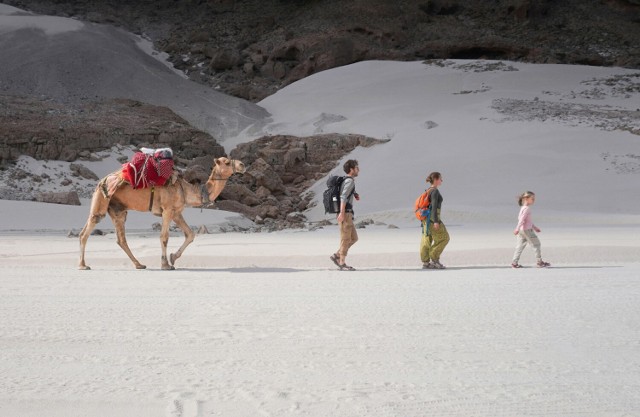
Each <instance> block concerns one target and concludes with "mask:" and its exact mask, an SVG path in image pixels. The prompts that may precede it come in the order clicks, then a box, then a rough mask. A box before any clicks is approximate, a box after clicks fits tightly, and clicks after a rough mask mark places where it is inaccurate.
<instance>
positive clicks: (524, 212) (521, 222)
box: [516, 206, 535, 230]
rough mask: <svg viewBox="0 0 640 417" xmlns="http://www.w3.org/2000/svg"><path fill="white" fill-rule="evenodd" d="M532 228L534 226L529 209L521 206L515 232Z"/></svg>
mask: <svg viewBox="0 0 640 417" xmlns="http://www.w3.org/2000/svg"><path fill="white" fill-rule="evenodd" d="M534 227H535V225H534V224H533V221H532V220H531V208H530V207H529V206H522V207H521V208H520V214H518V226H516V230H529V229H533V228H534Z"/></svg>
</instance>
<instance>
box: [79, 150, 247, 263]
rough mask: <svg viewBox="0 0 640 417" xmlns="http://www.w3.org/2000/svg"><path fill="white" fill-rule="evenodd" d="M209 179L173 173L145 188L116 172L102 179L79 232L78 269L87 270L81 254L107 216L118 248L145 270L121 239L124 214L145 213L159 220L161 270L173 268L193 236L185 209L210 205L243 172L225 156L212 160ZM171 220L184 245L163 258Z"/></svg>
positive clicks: (122, 237) (165, 254) (240, 163)
mask: <svg viewBox="0 0 640 417" xmlns="http://www.w3.org/2000/svg"><path fill="white" fill-rule="evenodd" d="M214 162H215V163H214V164H213V169H212V170H211V175H209V179H208V180H207V182H206V183H205V184H203V185H195V184H191V183H189V182H187V181H186V180H185V179H184V178H182V175H181V174H178V173H175V174H174V176H173V178H172V179H170V180H169V181H167V182H166V183H165V185H163V186H153V187H149V188H133V187H132V186H131V185H130V184H129V183H127V182H125V181H123V180H122V176H121V173H120V172H116V173H113V174H110V175H108V176H107V177H105V178H104V179H103V180H102V181H100V183H99V184H98V186H97V187H96V190H95V191H94V192H93V197H92V199H91V210H90V212H89V219H88V220H87V223H86V224H85V225H84V228H83V229H82V231H81V232H80V264H79V265H78V267H79V269H91V268H89V266H88V265H87V264H86V263H85V260H84V252H85V247H86V244H87V239H88V238H89V235H90V234H91V231H92V230H93V229H94V228H95V226H96V225H97V224H98V222H100V220H102V219H103V218H104V216H105V215H106V214H109V217H111V220H112V221H113V224H114V226H115V229H116V236H117V239H118V245H119V246H120V247H121V248H122V249H123V250H124V251H125V253H126V254H127V255H128V256H129V258H130V259H131V261H132V262H133V264H134V265H135V267H136V268H138V269H144V268H146V266H145V265H142V264H141V263H140V262H138V260H137V259H136V258H135V256H133V253H131V249H129V245H128V244H127V238H126V236H125V228H124V224H125V221H126V220H127V211H128V210H136V211H149V212H151V213H153V214H155V215H156V216H161V217H162V230H161V232H160V247H161V248H162V257H161V262H162V269H174V266H173V265H174V263H175V261H176V260H177V259H178V258H179V257H180V256H181V255H182V252H184V250H185V248H186V247H187V246H189V244H190V243H191V242H193V239H194V237H195V233H194V232H193V230H191V228H190V227H189V225H188V224H187V222H186V221H185V220H184V217H182V211H183V210H184V208H185V206H188V207H200V206H203V205H207V204H209V203H210V202H213V201H214V200H215V199H216V197H218V195H220V193H221V192H222V190H223V189H224V186H225V185H226V183H227V180H228V179H229V177H231V175H233V174H235V173H241V174H242V173H244V172H245V166H244V164H243V163H242V162H240V161H237V160H233V159H228V158H225V157H222V158H218V159H215V160H214ZM171 221H173V222H174V223H175V224H176V225H177V226H178V227H180V229H182V231H183V232H184V242H183V243H182V246H180V248H179V249H178V251H177V252H176V253H172V254H171V256H170V257H169V258H168V259H167V243H168V241H169V226H170V224H171Z"/></svg>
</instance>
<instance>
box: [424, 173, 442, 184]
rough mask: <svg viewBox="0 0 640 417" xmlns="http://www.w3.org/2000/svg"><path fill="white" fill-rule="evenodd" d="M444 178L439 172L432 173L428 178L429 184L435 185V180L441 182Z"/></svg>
mask: <svg viewBox="0 0 640 417" xmlns="http://www.w3.org/2000/svg"><path fill="white" fill-rule="evenodd" d="M441 177H442V175H441V174H440V173H439V172H432V173H431V174H429V176H428V177H427V182H428V183H429V184H433V182H434V181H435V180H439V179H440V178H441Z"/></svg>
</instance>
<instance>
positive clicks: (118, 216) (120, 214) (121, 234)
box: [108, 207, 146, 269]
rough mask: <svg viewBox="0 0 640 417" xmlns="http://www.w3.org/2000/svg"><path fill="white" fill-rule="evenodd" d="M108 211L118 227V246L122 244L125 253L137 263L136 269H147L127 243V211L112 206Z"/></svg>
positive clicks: (134, 263)
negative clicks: (125, 227) (125, 226)
mask: <svg viewBox="0 0 640 417" xmlns="http://www.w3.org/2000/svg"><path fill="white" fill-rule="evenodd" d="M108 212H109V216H110V217H111V220H112V221H113V225H114V226H115V228H116V237H117V239H118V246H120V247H121V248H122V250H123V251H124V253H126V254H127V256H128V257H129V259H131V262H133V265H135V267H136V269H145V268H146V266H145V265H142V264H141V263H140V262H138V260H137V259H136V257H135V256H133V253H132V252H131V249H129V244H128V243H127V236H126V232H125V229H124V224H125V222H126V221H127V211H126V210H122V211H119V210H114V209H113V208H112V207H110V208H109V211H108Z"/></svg>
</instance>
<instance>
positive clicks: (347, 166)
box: [342, 159, 358, 174]
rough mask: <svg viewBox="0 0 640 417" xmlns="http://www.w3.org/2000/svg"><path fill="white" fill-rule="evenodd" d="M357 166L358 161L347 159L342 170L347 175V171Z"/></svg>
mask: <svg viewBox="0 0 640 417" xmlns="http://www.w3.org/2000/svg"><path fill="white" fill-rule="evenodd" d="M357 166H358V161H356V160H355V159H349V160H348V161H347V162H345V163H344V165H343V167H342V169H344V172H345V173H346V174H348V173H349V171H351V170H352V169H353V168H355V167H357Z"/></svg>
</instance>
